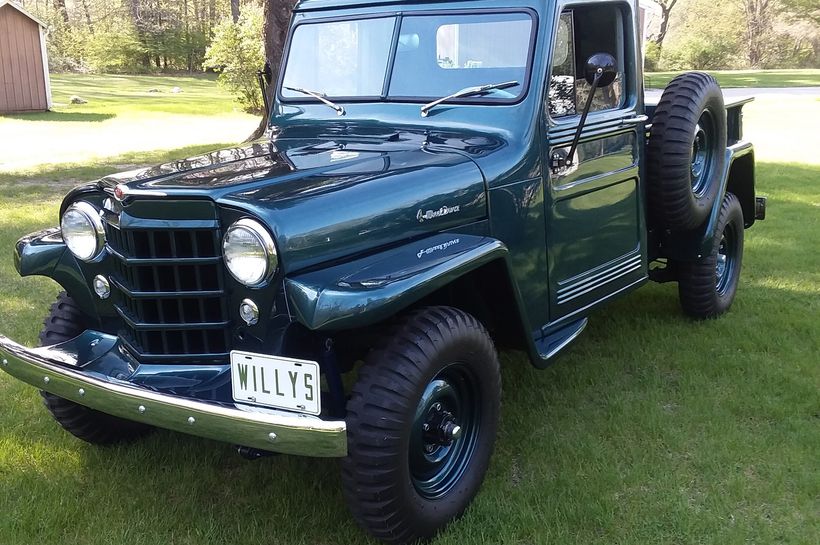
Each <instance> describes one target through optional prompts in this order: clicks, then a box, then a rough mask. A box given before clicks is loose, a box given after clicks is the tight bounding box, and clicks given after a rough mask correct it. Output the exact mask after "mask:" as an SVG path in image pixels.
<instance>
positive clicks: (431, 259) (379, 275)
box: [285, 233, 526, 330]
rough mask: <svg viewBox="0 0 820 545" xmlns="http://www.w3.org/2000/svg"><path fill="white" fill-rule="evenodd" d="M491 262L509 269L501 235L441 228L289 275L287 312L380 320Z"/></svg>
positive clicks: (341, 321) (328, 325) (321, 319)
mask: <svg viewBox="0 0 820 545" xmlns="http://www.w3.org/2000/svg"><path fill="white" fill-rule="evenodd" d="M493 262H500V263H503V264H504V266H505V268H506V270H507V272H508V271H509V263H508V250H507V247H506V246H505V245H504V244H503V243H502V242H501V241H499V240H497V239H494V238H490V237H481V236H475V235H461V234H453V233H442V234H437V235H434V236H432V237H428V238H424V239H421V240H418V241H415V242H411V243H408V244H404V245H402V246H399V247H396V248H391V249H389V250H386V251H384V252H381V253H378V254H375V255H372V256H368V257H364V258H360V259H357V260H354V261H350V262H348V263H344V264H341V265H336V266H333V267H329V268H326V269H323V270H320V271H314V272H310V273H305V274H302V275H299V276H295V277H293V278H288V279H287V280H286V281H285V290H286V293H287V296H288V302H289V304H290V310H291V313H292V314H294V315H295V318H296V319H297V320H298V321H299V322H300V323H302V324H303V325H304V326H305V327H307V328H308V329H311V330H345V329H354V328H360V327H364V326H369V325H373V324H377V323H379V322H382V321H384V320H385V319H387V318H390V317H391V316H394V315H395V314H397V313H398V312H400V311H402V310H403V309H405V308H407V307H409V306H411V305H412V304H414V303H416V302H418V301H420V300H421V299H423V298H425V297H427V296H429V295H431V294H433V293H434V292H437V291H439V290H441V289H442V288H445V287H447V286H448V285H450V284H452V283H453V282H456V281H457V280H458V279H459V278H462V277H464V276H465V275H468V274H470V273H472V272H473V271H476V270H478V269H480V268H482V267H484V266H485V265H488V264H490V263H493ZM488 288H490V289H492V287H490V286H488ZM512 291H513V292H514V294H515V301H510V302H509V303H510V304H515V305H517V309H516V311H517V312H518V313H519V314H520V310H521V309H522V308H523V305H521V301H520V294H519V293H518V290H516V289H513V290H512ZM476 297H480V295H479V294H476ZM522 318H523V317H522ZM524 323H526V322H524Z"/></svg>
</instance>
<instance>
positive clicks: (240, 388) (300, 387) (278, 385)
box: [231, 350, 322, 414]
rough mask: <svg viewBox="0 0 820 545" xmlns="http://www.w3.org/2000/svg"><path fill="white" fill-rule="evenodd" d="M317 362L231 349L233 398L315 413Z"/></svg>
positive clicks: (318, 403) (317, 406)
mask: <svg viewBox="0 0 820 545" xmlns="http://www.w3.org/2000/svg"><path fill="white" fill-rule="evenodd" d="M320 376H321V375H320V374H319V364H318V363H316V362H315V361H307V360H295V359H292V358H283V357H280V356H268V355H266V354H252V353H250V352H239V351H236V350H234V351H233V352H231V384H232V389H233V399H234V401H237V402H239V403H251V404H254V405H262V406H265V407H275V408H277V409H287V410H290V411H299V412H303V413H309V414H319V413H320V412H321V410H322V406H321V401H320V383H319V379H320Z"/></svg>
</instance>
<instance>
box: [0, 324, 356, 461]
mask: <svg viewBox="0 0 820 545" xmlns="http://www.w3.org/2000/svg"><path fill="white" fill-rule="evenodd" d="M0 358H2V362H3V365H2V367H1V368H2V369H3V370H4V371H6V372H7V373H8V374H10V375H11V376H13V377H15V378H17V379H19V380H22V381H23V382H26V383H28V384H31V385H32V386H35V387H36V388H39V389H42V390H46V391H48V392H49V393H52V394H54V395H57V396H60V397H62V398H65V399H68V400H71V401H74V402H75V403H79V404H81V405H84V406H86V407H90V408H92V409H95V410H98V411H101V412H104V413H107V414H111V415H114V416H118V417H121V418H126V419H129V420H135V421H138V422H144V423H146V424H150V425H152V426H157V427H160V428H166V429H170V430H175V431H178V432H182V433H187V434H191V435H196V436H199V437H206V438H208V439H215V440H217V441H225V442H229V443H234V444H237V445H242V446H247V447H254V448H258V449H263V450H268V451H273V452H281V453H285V454H297V455H302V456H315V457H342V456H346V455H347V424H346V423H345V421H344V420H322V419H321V418H319V417H316V416H311V415H306V414H297V413H290V412H287V411H278V410H274V409H265V408H261V407H253V406H249V405H242V404H233V403H214V402H207V401H200V400H194V399H188V398H182V397H176V396H172V395H168V394H161V393H158V392H154V391H151V390H147V389H144V388H139V387H136V386H134V385H132V384H130V383H128V382H124V381H119V380H115V379H106V378H105V377H102V376H101V375H95V376H92V375H90V374H88V373H84V372H83V371H82V370H81V369H79V368H71V367H68V366H66V363H67V362H68V363H69V364H70V362H72V361H76V359H75V358H72V357H71V356H70V355H69V354H64V353H61V352H60V350H59V345H57V346H55V347H45V348H34V349H30V348H26V347H24V346H21V345H19V344H17V343H16V342H14V341H12V340H11V339H8V338H6V337H3V336H2V335H0Z"/></svg>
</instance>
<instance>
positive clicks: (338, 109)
mask: <svg viewBox="0 0 820 545" xmlns="http://www.w3.org/2000/svg"><path fill="white" fill-rule="evenodd" d="M282 87H283V88H284V89H287V90H288V91H296V92H297V93H302V94H303V95H310V96H312V97H313V98H315V99H316V100H318V101H320V102H322V103H324V104H327V105H328V106H330V107H331V108H333V109H334V110H336V115H345V109H344V108H342V107H341V106H339V105H338V104H335V103H333V102H331V101H329V100H328V99H327V95H325V94H324V93H319V92H317V91H311V90H310V89H302V88H301V87H288V86H287V85H283V86H282Z"/></svg>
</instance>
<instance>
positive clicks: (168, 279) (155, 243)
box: [106, 221, 230, 363]
mask: <svg viewBox="0 0 820 545" xmlns="http://www.w3.org/2000/svg"><path fill="white" fill-rule="evenodd" d="M150 223H151V222H150V221H147V222H144V223H141V225H145V224H150ZM156 225H157V227H155V228H143V227H139V228H137V227H126V228H121V227H120V226H115V225H110V224H106V231H107V235H108V237H107V238H108V241H109V245H110V246H111V248H112V250H113V251H114V252H113V253H114V257H115V258H116V260H117V261H116V263H115V266H114V272H113V274H112V279H114V280H115V281H116V282H115V283H114V285H115V287H116V288H118V289H117V290H116V291H117V293H116V298H115V304H116V308H117V310H118V311H119V313H120V315H121V316H122V322H123V326H122V330H121V331H120V335H121V337H122V338H123V339H124V340H125V341H126V345H127V346H128V348H129V349H130V350H131V352H133V353H134V355H135V356H136V357H137V359H138V360H140V361H142V362H155V363H165V362H168V363H179V362H182V361H197V362H214V363H224V361H225V359H226V358H227V352H228V350H229V338H230V336H229V332H228V324H229V318H228V313H227V310H226V309H227V305H226V304H225V298H224V279H223V271H222V265H221V255H220V252H219V250H220V244H219V240H220V239H221V237H220V231H219V229H218V228H213V229H205V228H202V227H201V226H197V227H195V228H189V229H186V228H168V227H167V226H166V225H163V224H160V223H159V222H156ZM191 259H196V260H197V261H196V262H194V263H186V261H187V260H191ZM203 260H206V261H203ZM180 292H184V294H183V295H179V296H175V295H174V294H176V293H180ZM154 293H156V295H153V294H154ZM197 293H202V295H201V296H198V295H195V294H197ZM200 324H201V325H200Z"/></svg>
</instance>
